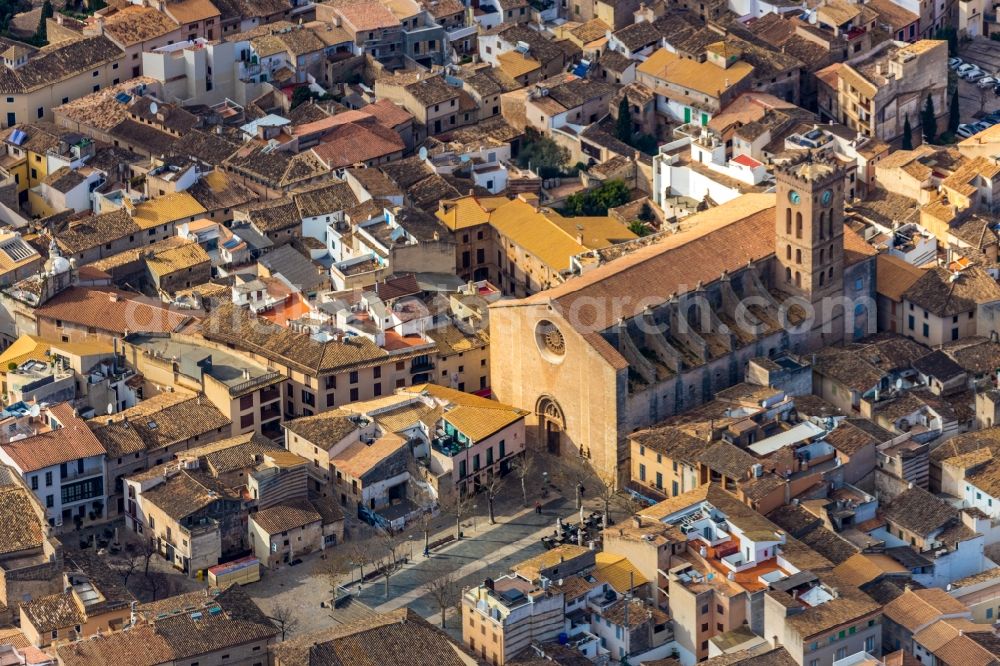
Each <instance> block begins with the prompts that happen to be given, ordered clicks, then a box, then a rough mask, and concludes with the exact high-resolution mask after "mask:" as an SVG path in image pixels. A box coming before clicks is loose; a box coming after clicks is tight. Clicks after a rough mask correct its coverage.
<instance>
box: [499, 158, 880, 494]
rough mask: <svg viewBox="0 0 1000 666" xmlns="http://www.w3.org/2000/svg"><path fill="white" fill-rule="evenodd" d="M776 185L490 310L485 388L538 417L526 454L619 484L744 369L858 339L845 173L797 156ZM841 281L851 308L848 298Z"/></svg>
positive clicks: (860, 279) (864, 271)
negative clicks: (646, 449)
mask: <svg viewBox="0 0 1000 666" xmlns="http://www.w3.org/2000/svg"><path fill="white" fill-rule="evenodd" d="M776 179H777V187H776V190H777V191H776V193H774V194H756V195H747V196H745V197H741V198H740V199H737V200H735V201H733V202H730V203H729V204H726V205H724V206H720V207H718V208H714V209H711V210H709V211H708V212H706V213H702V214H700V215H701V219H697V224H695V225H694V227H693V228H692V229H690V230H688V231H685V232H681V233H678V234H675V235H672V236H666V237H663V238H661V239H658V240H657V241H656V242H653V243H649V242H647V243H646V244H643V243H641V242H639V243H636V245H638V247H636V248H635V249H634V250H631V251H629V252H628V253H626V254H624V255H623V256H619V257H616V258H613V259H610V260H608V261H606V262H605V261H601V262H598V263H599V265H598V266H597V267H595V268H591V269H590V270H588V271H586V272H584V273H583V274H582V275H580V276H577V277H574V278H571V279H569V280H567V281H566V282H565V283H563V284H561V285H559V286H557V287H554V288H552V289H549V290H547V291H544V292H540V293H538V294H535V295H533V296H530V297H528V298H525V299H519V300H510V301H500V302H498V303H496V304H494V305H493V306H491V308H490V340H491V361H490V362H491V376H492V379H493V382H492V384H493V389H494V392H495V394H496V396H497V398H498V399H500V400H501V401H503V402H505V403H508V404H514V405H518V406H520V407H523V408H524V409H527V410H531V411H532V412H533V419H532V420H530V421H529V428H530V431H531V432H530V438H531V440H530V441H533V443H534V445H535V446H538V447H541V448H543V449H547V450H548V451H550V452H552V453H558V454H561V455H570V454H574V453H575V454H579V455H582V456H584V457H585V458H587V459H588V461H589V462H590V463H591V464H592V465H593V466H594V467H595V469H596V470H598V471H599V472H601V473H602V474H605V475H611V474H619V473H621V470H622V469H623V467H624V466H625V465H626V464H627V460H628V448H627V445H626V442H625V439H626V437H627V435H628V434H629V433H631V432H633V431H635V430H637V429H640V428H645V427H648V426H651V425H654V424H656V423H658V422H660V421H662V420H664V419H666V418H668V417H670V416H672V415H675V414H678V413H680V412H683V411H685V410H688V409H691V408H693V407H696V406H698V405H700V404H703V403H705V402H707V401H709V400H711V399H712V398H713V396H714V394H715V393H716V392H717V391H719V390H721V389H724V388H727V387H729V386H732V385H733V384H736V383H738V382H740V381H743V379H744V372H745V368H746V365H747V362H748V361H749V360H750V359H752V358H754V357H759V356H775V355H777V354H780V353H782V352H785V351H790V352H793V353H805V352H808V351H811V350H814V349H817V348H819V347H822V346H826V345H830V344H836V343H839V342H842V341H844V339H845V338H848V339H849V338H853V337H858V336H859V334H863V333H864V332H865V330H864V327H861V328H860V329H859V327H858V323H859V319H858V318H859V317H860V318H862V319H863V321H865V322H867V321H869V319H870V320H871V321H872V322H874V312H873V310H872V308H873V307H874V305H873V304H874V302H875V301H874V289H875V280H874V263H875V262H874V254H875V251H874V249H872V248H870V247H868V246H867V245H866V244H865V243H864V241H863V240H861V239H860V238H858V237H857V236H856V234H854V233H853V232H850V231H849V230H848V231H847V232H846V235H845V228H844V224H843V201H844V193H843V183H844V178H843V172H842V170H841V169H840V167H839V165H838V164H836V163H834V162H826V161H822V160H815V161H814V160H813V159H812V158H809V157H806V158H804V159H802V160H800V161H798V162H795V163H792V164H789V165H786V166H785V167H782V168H779V169H778V171H777V174H776ZM845 280H846V281H847V282H848V284H849V285H850V287H851V289H847V292H849V293H852V294H853V295H855V296H856V297H857V299H856V300H852V301H851V302H847V301H845V300H844V299H843V297H842V294H843V293H844V291H845ZM813 312H815V316H809V315H810V314H811V313H813Z"/></svg>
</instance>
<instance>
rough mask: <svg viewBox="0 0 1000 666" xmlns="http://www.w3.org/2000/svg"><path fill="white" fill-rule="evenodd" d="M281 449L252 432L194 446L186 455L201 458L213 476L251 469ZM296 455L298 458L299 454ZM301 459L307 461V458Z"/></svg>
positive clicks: (281, 449)
mask: <svg viewBox="0 0 1000 666" xmlns="http://www.w3.org/2000/svg"><path fill="white" fill-rule="evenodd" d="M280 451H284V449H283V448H281V447H280V446H278V445H277V444H275V443H274V442H272V441H271V440H270V439H268V438H267V437H264V436H263V435H260V434H257V433H256V432H250V433H245V434H242V435H237V436H236V437H228V438H226V439H222V440H219V441H217V442H212V443H211V444H205V445H203V446H198V447H192V448H190V449H188V450H187V451H186V452H185V454H184V455H185V456H192V457H196V458H198V459H200V460H201V461H202V463H203V464H204V465H205V466H206V468H207V469H209V470H211V472H212V474H213V476H221V475H223V474H228V473H230V472H236V471H239V470H242V469H250V468H252V467H254V466H255V465H257V464H258V462H259V460H260V457H261V456H264V455H267V454H269V453H276V452H280ZM289 455H292V454H289ZM295 457H296V458H298V456H295ZM300 460H302V461H305V458H301V459H300Z"/></svg>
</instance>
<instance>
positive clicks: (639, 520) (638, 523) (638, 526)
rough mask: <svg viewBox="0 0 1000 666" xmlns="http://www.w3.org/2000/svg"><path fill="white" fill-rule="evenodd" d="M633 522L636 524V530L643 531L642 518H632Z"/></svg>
mask: <svg viewBox="0 0 1000 666" xmlns="http://www.w3.org/2000/svg"><path fill="white" fill-rule="evenodd" d="M632 522H633V523H635V527H636V529H642V516H632Z"/></svg>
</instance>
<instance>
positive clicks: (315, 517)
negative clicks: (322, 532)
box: [250, 499, 322, 535]
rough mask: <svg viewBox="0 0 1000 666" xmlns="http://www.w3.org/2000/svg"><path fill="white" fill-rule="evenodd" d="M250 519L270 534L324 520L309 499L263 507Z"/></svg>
mask: <svg viewBox="0 0 1000 666" xmlns="http://www.w3.org/2000/svg"><path fill="white" fill-rule="evenodd" d="M250 520H252V521H253V522H255V523H257V525H259V526H260V527H261V529H263V530H264V531H265V532H267V533H268V534H270V535H274V534H281V533H282V532H287V531H288V530H294V529H296V528H298V527H305V526H306V525H309V524H311V523H317V522H319V521H321V520H322V517H321V516H320V515H319V513H317V511H316V509H314V508H313V506H312V504H310V503H309V500H305V499H299V500H289V501H287V502H282V503H281V504H275V505H274V506H270V507H268V508H266V509H262V510H260V511H258V512H257V513H254V514H251V515H250Z"/></svg>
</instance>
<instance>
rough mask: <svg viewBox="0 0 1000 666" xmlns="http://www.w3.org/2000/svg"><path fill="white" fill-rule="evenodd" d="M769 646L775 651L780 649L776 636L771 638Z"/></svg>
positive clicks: (779, 642)
mask: <svg viewBox="0 0 1000 666" xmlns="http://www.w3.org/2000/svg"><path fill="white" fill-rule="evenodd" d="M771 646H772V647H774V648H775V649H778V648H779V647H781V641H779V640H778V636H777V635H774V636H771Z"/></svg>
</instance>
